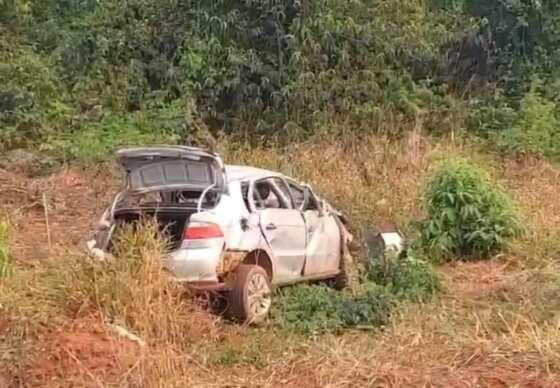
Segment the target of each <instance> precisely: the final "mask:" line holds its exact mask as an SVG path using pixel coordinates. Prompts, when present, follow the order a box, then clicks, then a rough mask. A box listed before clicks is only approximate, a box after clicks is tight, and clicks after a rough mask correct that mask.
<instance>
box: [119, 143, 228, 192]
mask: <svg viewBox="0 0 560 388" xmlns="http://www.w3.org/2000/svg"><path fill="white" fill-rule="evenodd" d="M117 160H118V162H119V163H120V165H121V166H122V168H123V169H124V171H125V174H126V177H125V179H126V190H127V191H130V192H137V193H141V192H149V191H159V190H166V191H169V190H174V189H177V190H207V189H208V190H213V191H217V192H221V193H224V192H226V190H227V185H226V175H225V168H224V164H223V162H222V160H221V159H220V157H219V156H218V155H216V154H214V153H210V152H207V151H203V150H201V149H199V148H193V147H184V146H160V147H139V148H125V149H121V150H119V151H118V152H117Z"/></svg>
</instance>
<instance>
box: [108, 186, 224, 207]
mask: <svg viewBox="0 0 560 388" xmlns="http://www.w3.org/2000/svg"><path fill="white" fill-rule="evenodd" d="M202 193H203V192H202V191H199V190H184V191H155V192H149V193H143V194H129V195H126V194H125V195H124V196H123V197H122V198H121V199H120V200H119V202H118V203H117V205H116V207H115V211H119V210H122V209H151V208H193V209H196V208H197V206H198V203H199V200H200V197H201V195H202ZM219 199H220V194H219V193H216V192H213V191H209V192H207V193H206V194H205V195H204V199H203V200H202V203H201V208H202V210H208V209H213V208H214V207H216V205H217V204H218V201H219Z"/></svg>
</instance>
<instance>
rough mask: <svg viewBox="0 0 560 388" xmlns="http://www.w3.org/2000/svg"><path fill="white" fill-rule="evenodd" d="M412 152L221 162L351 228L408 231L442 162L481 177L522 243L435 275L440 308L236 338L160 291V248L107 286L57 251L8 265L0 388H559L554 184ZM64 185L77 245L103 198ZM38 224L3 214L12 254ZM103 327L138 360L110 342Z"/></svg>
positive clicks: (519, 170)
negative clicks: (512, 203)
mask: <svg viewBox="0 0 560 388" xmlns="http://www.w3.org/2000/svg"><path fill="white" fill-rule="evenodd" d="M415 136H416V138H414V139H404V140H403V141H399V142H395V141H389V140H388V139H385V138H383V137H368V138H365V139H362V140H360V141H349V140H347V139H314V140H312V141H310V142H308V143H306V144H296V145H292V146H288V147H286V148H282V149H275V148H250V147H248V146H246V145H244V144H239V143H229V142H228V141H227V139H222V140H221V141H220V149H221V152H222V153H223V154H224V156H225V159H226V161H227V162H229V163H232V162H235V163H246V164H252V165H257V166H261V167H266V168H271V169H277V170H280V171H283V172H285V173H286V174H288V175H292V176H295V177H297V178H299V179H302V180H305V181H308V182H310V183H312V184H313V185H314V186H315V187H316V189H317V191H318V192H319V193H321V194H323V195H324V196H325V197H326V198H327V199H329V200H330V201H331V202H332V203H333V204H336V206H338V207H340V208H342V209H343V210H344V211H345V212H347V213H348V214H349V215H350V216H351V218H352V219H353V220H354V221H355V222H356V223H358V224H359V225H360V227H362V226H363V225H366V224H373V223H376V222H379V221H387V220H396V221H397V222H398V223H400V224H401V225H404V226H405V227H406V226H407V225H408V224H409V222H410V220H412V219H414V218H418V217H420V216H421V215H422V208H421V206H420V202H419V201H418V195H419V192H420V189H421V185H422V183H423V180H424V178H425V177H426V174H427V173H428V172H429V168H430V166H431V165H433V163H434V162H435V161H439V160H441V159H442V158H446V157H449V156H453V155H459V156H461V157H464V158H469V159H471V160H473V161H475V162H476V163H477V164H480V165H482V166H484V167H486V168H489V169H490V170H491V171H492V173H493V175H494V176H495V177H496V178H497V179H498V180H499V181H500V183H502V184H503V185H504V186H506V187H508V188H509V189H510V190H511V192H512V193H513V195H514V197H515V199H516V200H517V201H518V203H519V206H520V209H521V211H522V213H523V214H524V217H525V219H526V222H527V225H528V227H529V229H530V231H531V233H529V234H528V236H527V237H524V238H522V239H518V240H517V241H516V242H515V243H514V244H513V246H512V247H511V248H510V249H509V250H508V251H507V252H505V254H504V255H501V256H499V257H496V258H494V259H493V260H490V261H487V262H478V263H468V264H467V263H457V264H453V265H447V266H444V267H441V268H440V269H439V271H440V272H441V274H442V278H443V282H444V291H443V294H442V295H441V296H440V297H439V298H436V299H435V300H434V301H431V302H430V303H426V304H405V305H402V306H400V307H399V309H398V310H397V311H396V312H395V313H394V315H393V318H392V320H391V322H390V324H389V325H388V326H387V327H385V328H384V329H383V330H381V331H378V332H361V331H349V332H346V333H345V334H342V335H330V334H329V335H321V336H307V337H302V336H299V335H295V334H291V333H288V332H285V331H279V330H277V329H274V328H272V327H267V326H265V327H263V328H259V329H247V328H243V327H238V326H236V325H232V324H228V323H226V322H222V321H221V320H219V319H217V318H216V317H215V316H212V315H211V314H209V313H207V312H206V311H204V310H203V309H202V308H201V307H199V306H197V305H196V304H194V303H193V302H192V301H191V300H190V299H186V298H184V297H183V296H182V294H181V292H180V290H177V289H176V288H174V287H172V286H169V284H168V283H167V282H166V281H165V278H164V276H163V275H162V273H161V271H160V269H159V263H158V261H157V260H155V258H156V257H157V256H158V255H159V253H158V252H159V251H158V250H159V249H160V248H159V247H158V246H157V245H154V244H153V242H150V241H144V243H142V244H140V243H139V241H137V240H129V241H128V242H127V243H126V244H125V245H124V246H125V247H129V248H130V247H139V246H142V247H144V248H142V249H141V250H140V251H139V250H138V249H136V248H135V249H136V250H126V249H125V250H123V251H122V252H121V253H120V255H121V256H122V257H128V258H129V259H130V260H132V262H134V260H133V258H137V259H138V258H139V259H140V260H139V261H137V262H135V264H134V263H133V264H130V262H129V264H127V265H124V264H122V265H124V267H119V265H120V264H115V265H113V266H110V267H109V268H111V270H112V271H107V270H106V268H105V269H104V268H101V267H100V268H93V267H91V266H88V265H85V266H84V263H81V264H80V266H78V267H76V262H75V261H72V260H69V259H67V258H60V257H59V256H58V255H57V252H59V251H57V250H55V251H54V252H51V253H50V254H49V255H47V256H50V257H51V258H50V259H49V260H42V261H37V260H35V261H34V262H35V263H36V264H35V265H34V266H33V267H30V266H29V265H26V266H23V265H21V264H17V265H16V268H15V273H14V275H13V276H12V277H11V278H8V279H7V280H6V281H3V282H2V283H0V371H1V372H0V381H1V380H2V378H4V379H5V380H8V381H10V382H12V384H13V385H15V386H18V385H22V386H25V385H34V386H53V387H59V386H94V387H99V386H119V387H121V386H124V387H126V386H131V387H132V386H145V387H175V386H177V387H178V386H203V387H223V386H230V387H237V386H239V387H252V386H259V387H277V386H287V387H295V386H298V387H300V386H309V387H354V386H370V387H377V386H395V387H408V386H436V387H480V386H483V387H484V386H488V387H508V386H520V387H525V386H527V387H529V386H531V387H540V386H542V387H553V386H560V385H559V384H558V382H559V381H560V315H559V311H560V302H558V301H560V279H559V276H558V275H557V274H558V273H559V272H560V271H559V269H560V268H559V265H558V262H557V255H558V253H560V245H559V243H558V241H560V219H559V218H558V217H559V215H560V202H559V201H558V199H557V198H556V197H557V195H556V193H558V192H560V179H558V178H559V174H560V170H559V169H558V168H556V167H554V166H551V165H549V164H547V163H545V162H542V161H527V160H523V161H516V160H509V159H506V160H499V159H496V158H494V157H493V156H492V155H488V154H484V153H483V152H481V151H479V150H478V149H477V148H476V146H473V145H470V144H468V143H453V142H451V141H445V142H440V143H434V142H432V141H430V140H429V139H427V138H425V137H422V136H420V135H415ZM70 172H72V173H73V174H75V178H74V180H73V182H74V183H73V184H71V183H68V182H67V183H68V184H64V179H63V178H62V177H63V176H64V175H57V176H58V178H55V177H54V176H53V177H50V178H48V179H52V180H54V179H58V180H57V182H61V183H60V184H57V185H54V186H50V188H48V189H49V190H51V191H49V193H50V194H49V197H52V198H64V197H67V198H69V199H72V200H71V201H70V200H68V201H67V202H65V203H64V204H63V205H60V206H59V207H58V208H57V207H56V206H53V213H52V217H53V219H54V220H56V222H55V226H54V228H55V231H56V234H55V235H56V236H62V233H63V232H64V229H65V228H66V225H74V226H72V227H71V228H70V229H69V230H71V231H74V230H76V232H75V233H76V235H77V233H78V232H77V230H78V229H83V228H78V227H77V226H76V224H77V223H79V222H82V220H85V219H87V217H86V216H85V214H93V213H95V212H96V211H97V210H96V209H95V208H96V207H97V206H99V205H98V204H96V205H91V204H90V203H89V202H88V200H87V198H86V199H80V195H82V194H84V193H89V194H88V195H94V196H95V195H97V194H95V193H98V197H95V198H100V200H99V201H97V200H96V201H94V202H96V203H97V202H102V200H101V198H102V197H103V195H107V194H106V193H103V191H104V189H102V188H98V187H96V186H97V185H96V184H95V183H94V182H95V181H94V180H92V179H90V175H89V174H90V173H89V172H85V173H83V172H75V171H72V170H70ZM66 175H68V172H66ZM18 179H23V178H18ZM67 181H68V179H67ZM112 181H113V182H114V180H112ZM18 187H19V186H18ZM22 187H25V186H22ZM61 190H63V191H61ZM105 191H107V190H105ZM74 206H75V207H76V208H74ZM16 208H18V209H20V210H19V212H16V211H15V210H14V209H16ZM33 211H34V210H32V209H29V210H27V209H24V210H21V206H19V205H18V206H13V207H10V208H9V209H7V212H8V213H9V214H10V217H11V218H12V220H15V221H17V222H14V225H15V231H14V233H16V235H17V236H20V240H19V241H17V242H16V244H19V245H24V246H34V245H33V244H37V242H35V241H33V236H32V233H27V232H25V231H24V230H25V228H24V226H23V225H24V224H23V220H24V219H25V218H22V217H25V216H26V215H27V214H34V213H28V212H33ZM37 225H41V224H40V223H37ZM37 228H38V230H39V229H40V227H37ZM408 230H412V229H411V228H408ZM20 232H22V233H21V234H19V233H20ZM73 233H74V232H72V234H73ZM40 236H42V235H40ZM145 237H146V236H144V238H145ZM40 238H42V237H40ZM127 238H128V239H134V238H136V239H138V238H141V236H136V237H134V235H130V234H129V235H128V237H127ZM36 239H37V237H36ZM55 242H56V244H57V245H59V246H60V247H61V248H66V249H70V248H71V247H72V246H73V244H74V242H73V241H72V240H69V239H64V238H62V237H60V238H55ZM62 250H63V249H61V250H60V251H62ZM14 255H15V262H16V263H23V262H25V263H28V262H29V260H28V259H30V256H31V255H32V250H30V249H29V248H28V249H23V248H19V247H18V248H17V249H14ZM22 255H23V256H25V257H24V258H25V260H21V256H22ZM65 256H66V255H65ZM75 260H78V258H76V259H75ZM79 260H81V258H80V259H79ZM88 271H90V272H88ZM91 271H93V272H91ZM88 273H89V274H91V273H95V277H92V276H86V275H87V274H88ZM69 274H70V276H69ZM92 279H95V280H94V281H93V282H92V281H91V280H92ZM107 319H111V320H113V321H117V323H120V324H122V325H123V326H126V327H127V328H128V329H129V330H130V331H132V332H134V333H135V334H138V335H139V336H141V337H142V338H143V339H144V340H145V341H146V342H147V346H146V347H145V348H143V349H140V348H139V347H138V346H137V345H136V344H133V343H131V342H128V340H125V339H122V338H119V337H117V336H116V335H115V334H114V333H113V332H112V331H111V330H110V329H109V328H108V326H107V325H106V323H105V321H106V320H107ZM74 334H75V335H74ZM73 339H76V340H77V341H75V342H72V340H73ZM65 344H66V345H65ZM65 347H66V349H67V350H68V351H66V350H64V348H65Z"/></svg>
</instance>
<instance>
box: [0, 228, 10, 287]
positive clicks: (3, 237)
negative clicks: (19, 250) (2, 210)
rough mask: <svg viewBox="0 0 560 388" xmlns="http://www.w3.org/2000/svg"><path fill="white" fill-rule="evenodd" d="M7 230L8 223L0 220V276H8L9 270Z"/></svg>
mask: <svg viewBox="0 0 560 388" xmlns="http://www.w3.org/2000/svg"><path fill="white" fill-rule="evenodd" d="M8 230H9V226H8V223H7V222H6V221H5V220H0V278H3V277H6V276H8V275H9V274H10V272H11V266H10V250H9V248H8Z"/></svg>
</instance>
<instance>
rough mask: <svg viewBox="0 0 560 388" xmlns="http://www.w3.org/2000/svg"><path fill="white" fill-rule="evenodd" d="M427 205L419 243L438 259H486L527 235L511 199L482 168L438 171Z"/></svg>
mask: <svg viewBox="0 0 560 388" xmlns="http://www.w3.org/2000/svg"><path fill="white" fill-rule="evenodd" d="M425 201H426V205H425V206H426V210H427V212H428V218H427V219H426V220H425V221H424V222H422V223H421V233H422V238H421V242H422V245H423V247H424V248H425V249H427V250H428V252H429V254H430V255H433V256H435V257H436V258H442V259H451V258H452V257H453V256H459V257H461V258H464V259H468V258H473V257H476V256H480V257H487V256H488V255H489V254H491V253H493V252H495V251H496V250H499V249H500V248H502V247H503V246H504V244H505V243H506V242H507V240H508V239H510V238H512V237H515V236H518V235H520V234H521V233H522V231H523V228H522V226H521V223H520V221H519V219H518V216H517V214H516V212H515V210H514V207H513V204H512V200H511V199H510V198H509V196H508V195H506V193H505V192H503V191H502V190H501V189H500V188H499V187H497V186H496V183H495V182H491V181H490V179H489V177H488V175H487V174H486V173H485V172H484V171H483V170H481V169H478V168H476V167H474V166H472V165H469V164H467V163H466V162H463V161H452V162H447V163H446V164H444V165H442V166H441V167H440V168H439V169H438V170H437V171H436V173H435V175H434V176H433V177H432V178H431V180H430V181H429V183H428V185H427V189H426V193H425Z"/></svg>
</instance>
